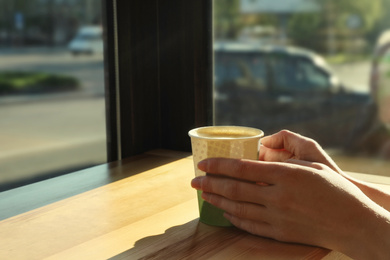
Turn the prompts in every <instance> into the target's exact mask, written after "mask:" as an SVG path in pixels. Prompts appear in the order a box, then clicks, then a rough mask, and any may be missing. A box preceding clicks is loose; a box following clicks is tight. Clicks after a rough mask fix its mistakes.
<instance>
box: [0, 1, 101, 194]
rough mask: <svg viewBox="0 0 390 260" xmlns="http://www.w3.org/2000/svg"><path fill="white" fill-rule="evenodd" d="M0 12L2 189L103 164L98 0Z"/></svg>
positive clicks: (24, 5)
mask: <svg viewBox="0 0 390 260" xmlns="http://www.w3.org/2000/svg"><path fill="white" fill-rule="evenodd" d="M0 10H1V12H2V13H3V15H1V16H0V118H1V120H0V144H1V148H0V191H1V190H5V189H9V188H12V187H16V186H19V185H22V184H26V183H30V182H33V181H37V180H41V179H44V178H48V177H51V176H57V175H59V174H65V173H68V172H70V171H73V170H78V169H83V168H85V167H89V166H93V165H96V164H100V163H103V162H105V161H106V133H105V103H104V73H103V69H104V68H103V40H102V24H101V21H102V19H101V2H100V0H6V1H0ZM80 34H82V35H88V36H89V37H87V39H85V37H84V39H83V40H82V41H78V42H77V43H75V44H73V45H72V44H70V43H71V42H73V40H74V39H76V38H79V37H80ZM75 46H76V47H77V49H75ZM74 54H77V56H76V55H74Z"/></svg>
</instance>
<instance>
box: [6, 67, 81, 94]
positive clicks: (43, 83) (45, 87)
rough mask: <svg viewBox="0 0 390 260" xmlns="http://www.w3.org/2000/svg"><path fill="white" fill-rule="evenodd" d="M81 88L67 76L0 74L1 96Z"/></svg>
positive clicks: (22, 73) (25, 73)
mask: <svg viewBox="0 0 390 260" xmlns="http://www.w3.org/2000/svg"><path fill="white" fill-rule="evenodd" d="M79 86H80V83H79V81H78V80H77V79H76V78H73V77H69V76H65V75H55V74H47V73H41V72H38V73H36V72H2V73H0V95H4V94H18V93H43V92H55V91H62V90H74V89H77V88H78V87H79Z"/></svg>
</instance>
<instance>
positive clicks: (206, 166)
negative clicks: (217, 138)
mask: <svg viewBox="0 0 390 260" xmlns="http://www.w3.org/2000/svg"><path fill="white" fill-rule="evenodd" d="M198 168H199V169H200V170H201V171H204V172H207V173H209V174H214V175H223V176H225V177H226V176H227V177H231V178H234V179H240V180H245V181H248V182H254V183H257V182H264V183H268V184H273V183H275V181H276V180H277V179H278V178H280V175H283V174H285V173H286V172H287V171H291V170H292V169H291V167H289V164H286V163H279V162H264V161H252V160H244V159H229V158H209V159H205V160H203V161H201V162H200V163H199V164H198Z"/></svg>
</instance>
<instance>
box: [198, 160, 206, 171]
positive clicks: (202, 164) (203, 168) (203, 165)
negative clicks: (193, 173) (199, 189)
mask: <svg viewBox="0 0 390 260" xmlns="http://www.w3.org/2000/svg"><path fill="white" fill-rule="evenodd" d="M207 164H208V163H207V161H206V160H203V161H200V162H199V163H198V169H199V170H201V171H204V172H205V171H206V168H207Z"/></svg>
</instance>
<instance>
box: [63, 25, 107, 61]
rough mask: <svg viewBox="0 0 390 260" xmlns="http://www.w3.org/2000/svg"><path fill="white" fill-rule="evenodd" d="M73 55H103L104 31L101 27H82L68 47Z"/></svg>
mask: <svg viewBox="0 0 390 260" xmlns="http://www.w3.org/2000/svg"><path fill="white" fill-rule="evenodd" d="M68 49H69V51H70V52H71V53H72V54H73V55H78V54H93V53H103V30H102V28H101V27H100V26H84V27H81V28H80V29H79V31H78V33H77V34H76V36H75V38H74V39H73V40H71V41H70V43H69V45H68Z"/></svg>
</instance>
